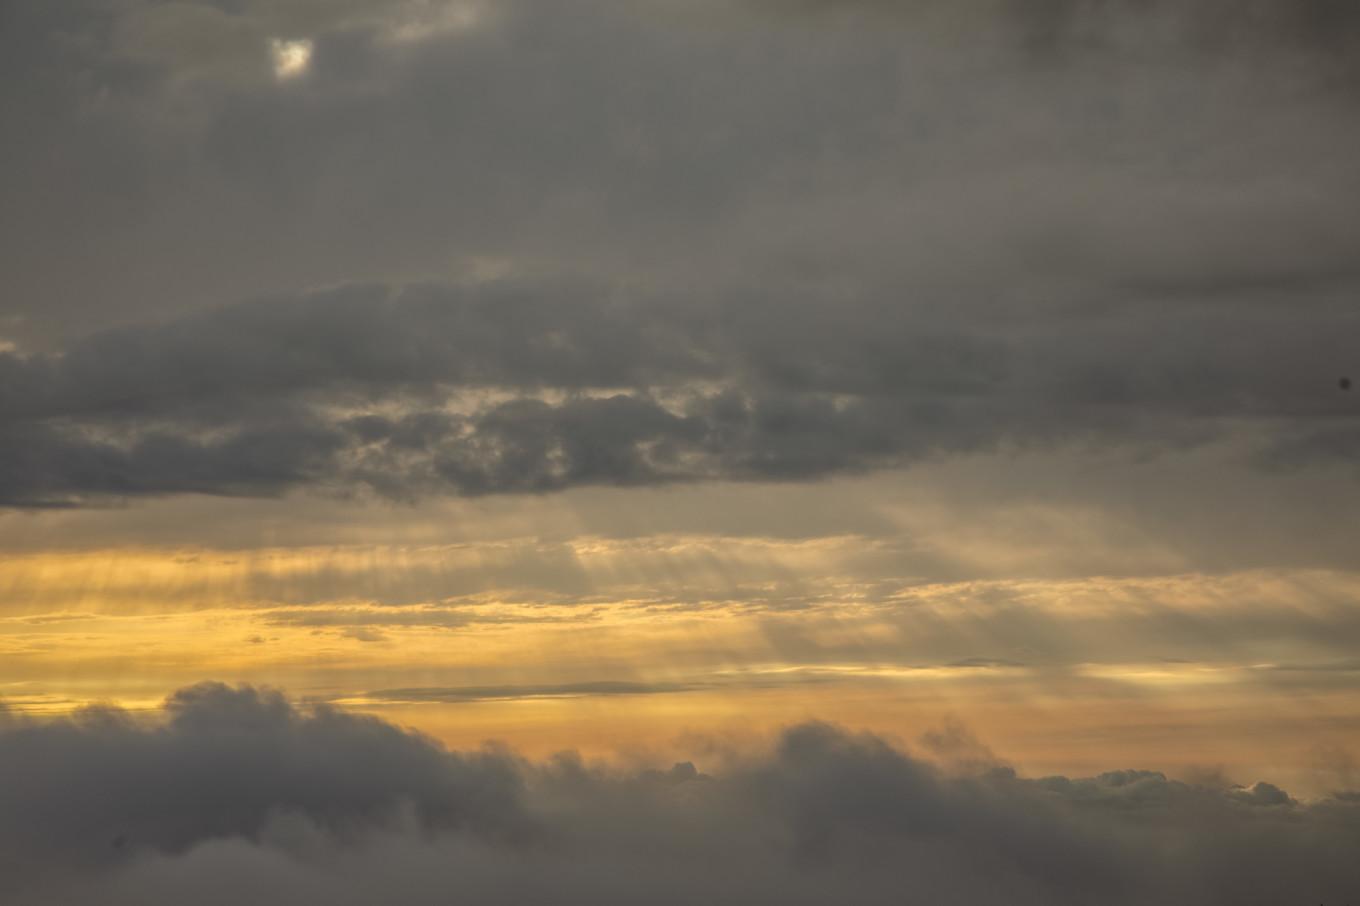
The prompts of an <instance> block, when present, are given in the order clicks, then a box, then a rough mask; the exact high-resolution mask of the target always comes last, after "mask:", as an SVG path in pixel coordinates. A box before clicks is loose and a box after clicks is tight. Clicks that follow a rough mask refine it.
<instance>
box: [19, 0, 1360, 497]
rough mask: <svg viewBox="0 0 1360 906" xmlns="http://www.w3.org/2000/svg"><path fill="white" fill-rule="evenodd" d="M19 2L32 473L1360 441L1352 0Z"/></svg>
mask: <svg viewBox="0 0 1360 906" xmlns="http://www.w3.org/2000/svg"><path fill="white" fill-rule="evenodd" d="M12 6H13V8H12V9H11V10H7V15H8V16H9V18H8V20H7V22H8V23H9V24H10V26H11V27H7V28H6V30H5V36H4V39H3V40H4V42H5V43H4V44H3V46H0V61H3V62H2V63H0V66H3V67H4V69H3V71H0V86H6V87H4V88H0V91H5V92H7V93H6V94H5V100H6V101H7V102H9V101H11V100H12V103H7V105H6V110H7V111H10V112H9V113H7V116H8V117H9V121H7V123H6V126H7V127H8V128H7V130H6V131H7V132H9V133H11V134H13V135H14V136H16V140H15V142H13V143H7V147H6V149H5V151H4V155H5V156H4V157H3V159H0V192H3V194H4V197H5V198H6V200H7V206H8V208H9V209H10V210H11V211H12V212H13V214H12V216H11V217H8V218H6V219H5V221H4V222H3V223H0V269H2V270H3V271H4V272H5V273H6V274H7V294H6V300H7V301H6V311H5V315H6V322H5V337H6V341H7V342H13V343H14V344H15V346H14V348H7V349H0V466H3V468H2V469H0V504H7V505H15V506H50V505H73V504H83V503H88V502H101V501H107V500H109V499H114V498H120V497H149V496H158V495H159V496H165V495H177V494H187V493H206V494H218V495H233V496H264V497H267V496H277V495H282V494H286V493H288V492H290V491H293V490H297V489H314V490H322V491H325V492H330V493H340V494H350V493H366V492H368V491H375V492H377V493H379V494H384V495H387V496H390V497H394V498H398V499H413V498H415V497H418V496H423V495H429V494H456V495H468V496H477V495H488V494H501V493H544V492H551V491H558V490H563V489H567V488H573V487H581V486H591V485H593V486H624V487H636V486H639V485H661V484H667V483H678V482H693V481H701V480H709V479H727V480H738V481H789V480H813V479H818V478H823V477H828V476H835V475H845V474H856V473H862V472H865V471H868V470H873V469H880V468H890V467H897V466H901V465H904V464H911V463H918V462H921V461H923V460H926V459H930V458H936V457H956V456H959V455H962V454H967V453H972V452H978V451H992V450H997V449H1002V450H1011V449H1016V448H1031V449H1032V448H1038V449H1052V448H1053V447H1055V446H1059V445H1073V444H1075V445H1081V446H1084V447H1087V448H1096V449H1109V448H1112V447H1114V448H1119V449H1132V450H1136V451H1142V452H1159V451H1164V450H1167V449H1180V448H1183V447H1184V446H1186V445H1190V444H1193V443H1198V442H1202V441H1203V440H1205V439H1206V438H1210V437H1216V436H1224V435H1227V436H1229V437H1231V438H1232V439H1234V440H1236V441H1238V442H1239V446H1244V447H1245V446H1251V447H1253V449H1255V448H1260V449H1259V451H1258V452H1259V456H1258V457H1257V458H1258V459H1259V460H1260V461H1261V462H1262V463H1265V464H1267V465H1274V466H1280V465H1283V466H1299V467H1301V468H1309V469H1322V468H1329V467H1331V465H1329V464H1335V463H1336V462H1337V461H1340V462H1342V463H1348V462H1349V461H1351V460H1353V459H1354V455H1353V454H1354V449H1355V442H1354V441H1355V439H1354V436H1353V435H1354V428H1353V422H1354V411H1353V407H1348V406H1347V404H1346V403H1345V398H1344V397H1343V396H1342V395H1341V394H1338V393H1329V392H1327V391H1328V389H1329V388H1332V389H1334V384H1335V381H1336V377H1337V375H1338V374H1341V373H1345V372H1346V371H1347V370H1348V363H1350V362H1351V360H1352V359H1353V349H1354V337H1355V324H1354V318H1353V316H1352V314H1351V310H1352V309H1353V297H1354V295H1355V292H1356V291H1357V289H1360V271H1357V268H1356V265H1355V262H1356V261H1357V260H1360V259H1357V252H1358V251H1360V248H1357V245H1356V238H1355V237H1356V236H1360V229H1358V228H1357V226H1358V225H1357V223H1356V213H1355V212H1356V211H1357V210H1360V206H1358V205H1357V204H1356V203H1355V202H1356V197H1357V195H1356V193H1357V189H1360V183H1357V181H1356V179H1355V173H1354V165H1353V162H1354V160H1355V157H1356V154H1357V150H1358V149H1360V128H1357V127H1358V126H1360V124H1358V123H1357V120H1356V118H1355V116H1354V112H1353V111H1354V109H1355V107H1354V104H1352V103H1349V101H1350V95H1349V93H1348V91H1349V86H1351V85H1353V82H1354V80H1353V79H1352V78H1351V77H1350V76H1351V73H1352V70H1353V66H1352V65H1351V64H1350V63H1349V62H1348V61H1349V60H1353V59H1354V58H1355V57H1356V55H1355V54H1353V53H1348V52H1347V50H1348V49H1349V48H1351V47H1352V46H1353V45H1354V43H1355V39H1356V35H1357V32H1358V31H1360V29H1357V17H1356V15H1355V14H1354V13H1352V12H1350V11H1349V10H1348V8H1346V7H1345V6H1344V4H1338V3H1337V2H1334V0H1305V2H1297V3H1291V2H1283V0H1281V2H1273V0H1254V2H1250V3H1238V4H1229V3H1226V2H1218V0H1211V2H1205V3H1197V4H1191V5H1189V6H1186V5H1185V4H1172V3H1167V2H1160V0H1157V2H1131V0H1130V2H1119V0H1105V2H1100V0H1053V2H1043V3H1024V4H1022V3H1018V2H1010V0H976V2H970V3H964V4H943V3H921V4H898V3H893V4H890V3H882V2H856V3H850V4H834V6H835V9H834V10H828V9H826V7H827V6H828V5H827V4H825V3H818V2H806V3H795V4H783V3H781V4H770V3H760V2H744V0H732V2H719V3H705V4H699V5H696V6H695V7H694V8H693V9H688V10H685V11H679V10H674V9H669V8H668V7H669V6H670V5H661V6H647V7H646V9H641V8H639V7H638V6H637V5H636V4H625V3H618V2H608V0H589V2H582V3H580V4H573V5H569V7H570V8H568V6H563V5H561V4H551V3H540V2H531V0H514V2H507V3H503V4H496V5H494V6H495V9H494V12H493V11H492V10H491V6H488V5H481V4H479V5H475V6H469V5H467V4H463V3H447V4H420V3H407V2H397V0H389V2H380V3H369V4H358V3H348V2H345V3H335V4H322V5H316V4H311V3H285V4H264V3H257V2H247V3H239V4H193V3H185V4H173V5H169V6H166V5H164V4H153V3H145V2H139V0H129V2H128V3H124V4H115V5H113V6H108V5H107V4H92V5H87V4H76V5H74V6H70V7H62V8H60V9H58V8H56V7H53V5H52V4H45V3H34V2H29V0H25V2H20V3H17V4H13V5H12ZM663 7H667V8H663ZM818 10H820V12H818ZM889 19H891V20H892V24H891V25H887V24H885V23H886V22H887V20H889ZM279 40H282V41H288V42H296V43H297V46H299V47H301V46H303V44H304V42H305V46H307V47H309V48H310V53H309V56H308V57H307V64H306V77H305V78H302V77H299V78H290V79H286V80H282V81H280V80H279V79H276V78H275V77H274V74H273V61H272V60H271V51H270V48H271V46H272V45H271V43H270V42H271V41H279ZM290 46H291V45H290ZM696 61H698V62H696ZM732 85H740V86H742V89H741V91H735V92H734V91H731V90H730V86H732ZM15 86H22V88H17V87H15ZM16 92H20V93H16ZM32 98H38V99H40V100H39V101H33V100H31V99H32ZM1285 137H1287V138H1285ZM54 149H60V153H55V152H54ZM72 262H79V266H71V263H72ZM493 276H494V277H496V279H491V277H493ZM307 287H312V288H313V289H306V288H307ZM315 287H329V288H328V289H315ZM243 300H251V301H243Z"/></svg>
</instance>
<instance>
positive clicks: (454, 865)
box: [0, 684, 1360, 906]
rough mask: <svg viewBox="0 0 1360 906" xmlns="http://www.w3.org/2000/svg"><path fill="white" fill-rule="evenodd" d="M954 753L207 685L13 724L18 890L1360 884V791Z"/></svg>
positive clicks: (5, 785)
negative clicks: (942, 761) (516, 728)
mask: <svg viewBox="0 0 1360 906" xmlns="http://www.w3.org/2000/svg"><path fill="white" fill-rule="evenodd" d="M926 744H927V746H928V747H929V748H932V749H936V750H939V751H940V752H943V753H944V754H945V755H946V756H948V757H952V758H953V760H954V762H955V763H954V766H953V768H952V769H950V770H948V771H944V770H942V769H941V768H939V767H936V766H934V763H933V762H928V761H924V760H921V759H919V758H917V757H915V756H913V755H911V754H910V753H908V752H906V751H904V750H902V749H900V748H897V747H895V746H893V745H890V744H889V743H887V742H885V741H883V740H881V739H878V738H876V737H873V736H868V735H863V734H856V733H851V732H848V731H846V730H842V729H839V728H836V727H833V726H830V725H825V724H807V725H803V726H798V727H793V728H790V729H788V730H786V731H785V732H784V733H782V734H781V735H780V736H779V738H778V739H777V740H775V741H774V743H773V744H772V746H771V747H770V748H769V749H768V750H766V751H764V752H763V753H757V754H751V753H747V754H740V753H731V752H728V753H725V754H714V755H712V757H713V758H714V759H715V764H713V765H699V766H698V767H696V766H695V765H693V764H690V763H688V762H681V763H679V764H677V765H676V766H675V767H674V768H673V769H667V770H660V771H652V770H642V771H637V770H623V769H619V768H610V767H606V766H602V765H594V764H587V763H584V762H582V761H581V760H580V759H578V758H576V757H575V756H572V755H561V756H558V757H556V758H554V759H550V760H548V761H546V762H530V761H527V760H525V759H523V758H520V757H518V756H516V755H515V754H513V753H512V752H509V751H507V750H503V749H497V748H488V749H484V750H483V751H481V752H476V753H454V752H449V751H446V750H444V749H443V748H441V747H440V746H439V745H437V744H436V743H434V742H432V741H430V740H428V739H426V738H423V737H420V736H417V735H414V734H411V733H409V732H406V731H402V730H400V729H397V728H396V727H393V726H391V725H388V724H386V723H383V722H381V721H379V720H376V719H374V718H368V717H358V716H355V715H352V714H348V713H345V712H343V711H338V710H334V709H331V708H325V707H318V708H306V709H300V708H297V707H294V706H291V705H289V704H288V703H287V702H286V701H285V700H284V699H283V698H282V697H281V696H280V695H278V694H277V693H272V692H266V691H260V690H255V689H251V688H248V687H241V688H230V687H226V686H221V685H214V684H205V685H201V686H196V687H192V688H189V689H185V690H182V691H180V692H178V693H176V694H175V695H174V696H172V697H171V698H170V699H169V701H168V702H167V703H166V709H165V713H164V714H162V715H161V720H160V721H158V722H154V723H150V724H148V723H138V722H134V721H133V720H132V719H131V718H130V717H129V716H127V715H124V714H122V713H120V712H117V711H110V710H106V709H97V710H91V711H86V712H83V713H81V714H78V715H76V716H75V717H73V718H71V719H66V720H59V721H55V722H47V723H23V722H16V721H13V720H9V721H8V722H6V723H4V724H3V725H0V767H3V772H0V805H3V808H0V843H2V844H3V846H2V847H0V852H3V854H4V855H3V859H4V862H5V865H4V868H5V870H4V872H3V874H0V878H2V879H3V880H0V885H3V891H4V895H5V899H6V902H11V903H15V904H23V906H28V904H38V903H42V904H46V906H51V904H63V903H82V902H91V901H94V900H97V901H99V902H101V903H111V904H124V903H127V904H131V903H137V904H143V906H158V904H162V903H163V904H171V903H183V902H195V903H234V902H241V901H249V902H255V903H262V904H269V903H281V904H282V903H290V904H309V903H328V904H331V903H342V904H343V903H356V904H357V903H371V902H378V901H381V902H387V903H394V904H426V903H430V904H433V903H448V902H460V903H526V902H534V903H587V902H589V903H606V904H607V903H632V902H640V901H646V902H656V903H692V902H712V903H729V902H730V903H743V904H750V903H756V904H759V903H775V902H779V903H789V902H793V903H824V902H833V901H834V902H843V903H901V902H904V901H905V902H917V901H920V902H936V901H945V902H967V903H976V904H987V903H997V904H1001V903H1006V904H1017V903H1032V904H1040V903H1043V904H1066V903H1073V904H1076V903H1089V902H1102V903H1129V904H1133V903H1149V902H1158V903H1167V904H1182V903H1184V904H1192V903H1194V904H1204V903H1232V902H1240V901H1244V900H1264V901H1269V902H1333V901H1335V902H1344V899H1345V897H1347V896H1353V895H1354V892H1355V890H1356V889H1357V884H1358V883H1360V874H1358V873H1357V870H1356V868H1355V864H1354V859H1353V854H1354V852H1355V849H1356V847H1357V846H1358V845H1360V803H1357V801H1356V798H1355V797H1354V795H1347V794H1340V795H1337V796H1335V797H1332V798H1328V799H1324V800H1319V801H1312V802H1301V801H1298V800H1296V799H1294V798H1292V797H1290V796H1289V794H1288V793H1287V792H1286V791H1284V790H1281V789H1279V788H1277V787H1275V786H1272V785H1271V784H1269V783H1257V784H1255V785H1254V786H1251V787H1240V786H1234V785H1231V784H1225V783H1223V782H1215V783H1213V784H1209V785H1204V786H1199V785H1194V784H1188V783H1181V782H1177V781H1174V780H1170V779H1168V778H1167V777H1165V776H1164V775H1162V774H1160V773H1156V772H1151V771H1133V770H1120V771H1114V772H1111V773H1107V774H1102V775H1100V776H1098V777H1093V778H1067V777H1047V778H1042V779H1026V778H1023V777H1020V776H1018V775H1017V774H1016V773H1015V772H1014V771H1013V770H1011V769H1010V768H1008V767H1005V766H1004V765H1003V764H1001V763H999V762H998V761H996V759H995V757H994V756H992V755H991V753H990V752H988V751H987V750H986V748H985V747H984V746H982V745H981V744H980V743H978V742H977V741H976V740H975V739H973V738H972V737H971V736H970V735H969V734H968V733H967V731H965V730H963V729H962V728H959V727H946V728H945V729H944V730H942V731H940V732H939V733H936V734H933V735H930V736H928V737H927V738H926Z"/></svg>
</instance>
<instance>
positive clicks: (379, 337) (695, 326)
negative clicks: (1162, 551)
mask: <svg viewBox="0 0 1360 906" xmlns="http://www.w3.org/2000/svg"><path fill="white" fill-rule="evenodd" d="M733 304H734V305H735V306H736V307H735V308H729V307H727V303H725V302H723V303H719V304H714V305H706V304H691V303H689V302H684V301H672V300H670V299H668V298H666V297H664V296H662V297H656V296H654V295H649V294H645V293H644V294H641V295H637V294H632V295H628V296H624V297H623V298H619V297H618V295H617V291H611V290H609V289H607V288H605V287H603V286H597V287H595V288H593V289H590V288H583V287H580V286H572V285H569V284H554V283H552V282H541V283H523V282H500V283H493V284H481V285H464V286H448V285H440V286H436V285H425V286H414V287H407V288H390V287H383V286H353V287H344V288H340V289H335V290H328V291H318V292H314V293H307V294H302V295H299V296H296V297H291V298H288V297H281V298H277V299H273V300H268V301H265V302H251V303H243V304H236V305H231V306H226V307H223V308H218V309H214V310H212V311H209V312H206V313H202V314H196V315H190V316H186V317H184V318H181V319H178V320H175V321H171V322H168V323H166V324H163V325H146V326H136V327H125V328H120V329H118V330H113V331H107V332H103V333H97V334H94V335H92V336H90V337H88V338H86V339H84V340H82V341H80V342H78V343H76V344H74V345H73V346H72V347H71V348H70V349H68V350H66V351H65V352H64V353H63V354H61V355H29V356H24V355H20V354H18V353H13V352H11V353H0V368H4V369H5V370H6V372H7V374H8V378H9V380H8V381H7V382H6V385H5V386H6V391H7V392H5V393H4V395H3V396H2V397H0V461H3V462H4V463H5V465H6V468H5V470H4V473H3V474H4V478H3V479H0V502H3V503H8V504H11V505H27V506H35V505H54V504H70V503H80V502H84V501H89V500H97V499H99V498H101V497H104V498H108V497H136V496H146V495H166V494H177V493H187V492H197V493H207V494H220V495H232V496H272V495H277V494H281V493H284V492H287V491H289V490H293V489H297V488H312V489H319V490H330V491H340V492H349V491H353V490H356V489H367V490H370V491H374V492H377V493H379V494H383V495H386V496H392V497H397V498H406V499H409V498H412V497H414V496H416V495H419V494H425V493H450V494H458V495H465V496H479V495H485V494H500V493H514V492H519V493H524V492H529V493H541V492H547V491H557V490H562V489H566V488H571V487H577V486H583V485H614V486H636V485H655V484H667V483H675V482H691V481H696V480H711V479H725V480H739V481H770V480H807V479H815V478H821V477H825V476H831V475H837V474H846V473H856V472H863V471H866V470H870V469H876V468H883V467H889V466H897V465H903V464H908V463H912V462H918V461H921V460H923V459H928V458H933V457H938V456H946V455H953V454H959V453H968V452H976V451H990V450H995V449H998V448H1005V447H1008V446H1009V447H1015V446H1022V447H1023V446H1031V445H1033V446H1039V447H1049V446H1054V445H1063V444H1072V443H1086V444H1091V443H1094V444H1096V445H1113V446H1127V447H1132V448H1139V447H1143V448H1147V449H1150V450H1153V451H1157V450H1165V449H1174V448H1177V447H1181V446H1185V445H1191V444H1195V443H1202V442H1204V441H1205V440H1208V439H1213V438H1220V437H1223V436H1225V435H1226V436H1234V435H1236V436H1241V437H1246V438H1248V439H1250V438H1252V437H1253V436H1258V437H1259V436H1264V437H1267V438H1273V440H1271V441H1269V443H1268V444H1267V445H1266V446H1265V447H1263V448H1262V450H1263V452H1262V453H1261V454H1260V455H1259V457H1258V458H1260V459H1261V461H1262V462H1266V463H1275V462H1291V461H1297V460H1298V459H1299V454H1297V453H1293V452H1288V451H1291V450H1301V449H1310V448H1312V447H1314V446H1318V445H1317V444H1313V442H1312V441H1306V440H1302V439H1299V438H1300V436H1301V437H1305V438H1308V437H1331V436H1346V435H1344V433H1338V432H1345V431H1349V430H1350V429H1349V427H1348V420H1349V412H1348V409H1347V407H1346V405H1345V402H1346V398H1345V397H1344V395H1341V394H1336V393H1331V392H1328V391H1329V390H1330V389H1332V388H1330V387H1329V381H1330V372H1329V373H1327V374H1322V373H1321V372H1317V373H1313V374H1310V373H1309V372H1310V369H1312V370H1316V369H1313V366H1311V364H1310V363H1311V361H1312V359H1313V358H1314V357H1316V356H1317V355H1319V354H1320V353H1323V352H1325V350H1327V349H1329V348H1330V347H1333V346H1337V344H1338V343H1339V342H1341V341H1342V339H1344V337H1345V336H1346V333H1345V330H1344V323H1343V322H1344V319H1345V317H1346V316H1345V315H1344V314H1343V313H1342V312H1339V311H1337V312H1331V313H1329V311H1330V310H1328V309H1323V310H1319V311H1318V312H1317V313H1316V317H1314V318H1311V319H1308V320H1304V321H1300V320H1297V319H1296V318H1295V316H1294V314H1293V313H1289V316H1288V317H1286V316H1285V315H1284V314H1281V313H1279V312H1277V311H1275V310H1273V309H1272V308H1271V307H1270V306H1269V305H1266V304H1263V305H1260V306H1248V307H1244V308H1243V309H1242V310H1241V311H1239V312H1238V313H1237V314H1236V315H1235V318H1236V320H1237V331H1238V332H1237V335H1236V336H1235V337H1234V339H1233V341H1232V342H1231V343H1229V344H1223V343H1220V342H1219V341H1218V339H1217V333H1216V331H1217V327H1216V326H1215V322H1216V321H1217V320H1218V319H1219V317H1220V316H1219V315H1218V314H1217V313H1215V311H1214V307H1213V306H1212V305H1210V306H1209V307H1207V308H1206V307H1204V306H1189V307H1187V308H1186V309H1185V310H1183V311H1182V312H1180V313H1178V314H1171V313H1168V315H1167V318H1168V320H1169V321H1170V322H1171V323H1161V324H1154V323H1151V322H1147V323H1142V322H1141V321H1140V320H1138V319H1131V318H1130V317H1128V316H1126V315H1123V314H1121V315H1118V316H1113V317H1112V318H1109V319H1098V320H1096V321H1094V322H1085V321H1079V322H1076V323H1073V322H1071V321H1070V320H1069V319H1067V318H1066V316H1065V315H1063V316H1057V317H1054V316H1049V315H1046V314H1044V313H1042V312H1040V313H1035V314H1033V315H1031V316H1028V317H1027V318H1026V328H1025V330H1023V331H1016V332H1013V333H1012V334H1010V335H1006V334H1003V333H998V332H996V331H995V330H993V329H992V328H991V327H989V326H988V324H987V323H986V322H982V321H979V322H974V323H972V324H968V323H965V320H966V319H965V317H964V316H963V315H962V314H960V316H959V317H957V318H952V319H947V320H942V319H941V318H940V317H939V316H936V315H930V314H927V313H922V312H920V311H917V310H914V309H912V308H898V307H896V306H895V305H886V304H884V303H883V302H880V301H878V300H874V299H862V300H858V301H855V302H852V303H846V304H845V305H844V306H843V311H842V314H841V316H838V317H837V318H835V319H831V318H829V311H828V310H827V309H825V307H824V303H823V301H822V300H820V299H818V298H816V297H815V296H806V295H798V294H794V295H793V296H791V297H789V298H787V299H785V300H783V301H782V302H781V303H779V304H778V305H775V304H773V303H771V302H768V301H761V300H758V299H757V300H746V301H740V302H737V303H733ZM1173 327H1174V328H1175V330H1176V331H1177V332H1176V333H1175V338H1174V339H1173V340H1168V331H1170V330H1171V329H1172V328H1173ZM1337 356H1338V357H1339V356H1340V352H1339V351H1338V352H1337ZM1243 425H1247V426H1250V427H1248V428H1243ZM1328 432H1330V433H1328ZM1305 445H1307V446H1305ZM1258 446H1259V442H1258ZM1335 446H1336V445H1335V444H1333V445H1332V447H1334V448H1335ZM1272 450H1274V451H1278V452H1273V453H1272V452H1271V451H1272Z"/></svg>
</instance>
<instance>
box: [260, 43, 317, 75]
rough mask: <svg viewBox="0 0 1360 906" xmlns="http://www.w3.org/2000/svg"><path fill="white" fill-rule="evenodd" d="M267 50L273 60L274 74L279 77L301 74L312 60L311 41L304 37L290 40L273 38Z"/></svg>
mask: <svg viewBox="0 0 1360 906" xmlns="http://www.w3.org/2000/svg"><path fill="white" fill-rule="evenodd" d="M269 50H270V54H271V56H272V58H273V61H274V75H275V77H277V78H279V79H291V78H296V77H297V76H300V75H302V74H303V73H305V72H306V71H307V67H308V66H309V65H310V64H311V62H312V42H311V41H309V40H307V39H305V38H300V39H297V40H291V41H286V40H283V39H281V38H274V39H272V40H271V41H270V42H269Z"/></svg>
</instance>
